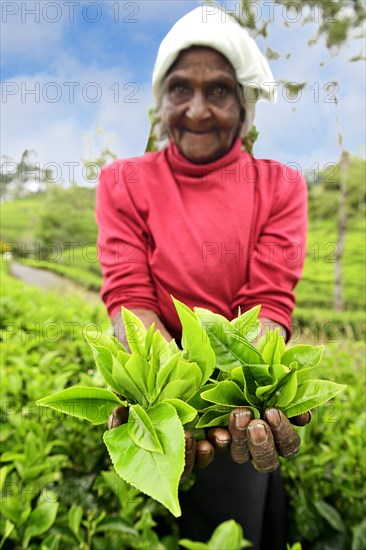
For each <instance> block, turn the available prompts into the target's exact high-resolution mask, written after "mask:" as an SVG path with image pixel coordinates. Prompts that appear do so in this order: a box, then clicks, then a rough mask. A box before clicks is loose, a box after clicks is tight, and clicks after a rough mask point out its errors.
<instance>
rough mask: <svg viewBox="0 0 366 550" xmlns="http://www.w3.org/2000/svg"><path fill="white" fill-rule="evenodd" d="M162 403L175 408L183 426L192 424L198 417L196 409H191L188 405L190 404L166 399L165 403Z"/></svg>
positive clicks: (174, 399)
mask: <svg viewBox="0 0 366 550" xmlns="http://www.w3.org/2000/svg"><path fill="white" fill-rule="evenodd" d="M162 403H169V404H170V405H173V407H174V408H175V410H176V411H177V414H178V416H179V420H180V421H181V423H182V424H183V425H184V424H187V423H188V422H191V421H192V420H194V419H195V418H196V416H197V411H196V409H194V408H193V407H191V405H188V403H185V402H184V401H182V400H181V399H176V398H171V399H165V400H164V401H162Z"/></svg>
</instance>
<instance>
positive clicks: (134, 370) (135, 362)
mask: <svg viewBox="0 0 366 550" xmlns="http://www.w3.org/2000/svg"><path fill="white" fill-rule="evenodd" d="M125 369H126V371H127V372H128V374H129V375H130V377H131V379H132V380H133V381H134V383H135V385H136V386H137V387H138V389H139V390H140V392H141V393H142V395H143V396H144V398H145V400H146V402H147V403H149V401H150V395H149V388H148V377H149V373H150V370H151V366H150V364H149V363H148V362H147V361H146V359H144V357H141V355H138V354H137V353H134V354H132V356H131V357H130V359H129V360H128V361H127V363H126V366H125Z"/></svg>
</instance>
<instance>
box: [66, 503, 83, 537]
mask: <svg viewBox="0 0 366 550" xmlns="http://www.w3.org/2000/svg"><path fill="white" fill-rule="evenodd" d="M82 517H83V509H82V507H81V506H78V505H77V504H72V506H71V508H70V509H69V511H68V514H67V519H68V524H69V527H70V529H71V531H72V532H73V533H74V535H75V537H76V539H77V540H78V541H80V542H81V540H82V538H81V535H80V523H81V519H82Z"/></svg>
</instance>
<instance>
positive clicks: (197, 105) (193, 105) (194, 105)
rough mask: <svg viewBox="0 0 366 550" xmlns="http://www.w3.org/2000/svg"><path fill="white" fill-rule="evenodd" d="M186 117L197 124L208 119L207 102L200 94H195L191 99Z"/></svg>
mask: <svg viewBox="0 0 366 550" xmlns="http://www.w3.org/2000/svg"><path fill="white" fill-rule="evenodd" d="M186 116H187V117H188V118H190V119H191V120H194V121H197V122H198V121H200V120H204V119H206V118H209V117H210V112H209V109H208V104H207V101H206V100H205V98H204V96H203V94H202V93H201V92H196V93H194V94H193V96H192V97H191V99H190V102H189V105H188V109H187V111H186Z"/></svg>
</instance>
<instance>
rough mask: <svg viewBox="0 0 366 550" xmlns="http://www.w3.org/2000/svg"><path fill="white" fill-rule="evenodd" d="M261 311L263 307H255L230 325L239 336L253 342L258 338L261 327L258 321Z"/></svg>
mask: <svg viewBox="0 0 366 550" xmlns="http://www.w3.org/2000/svg"><path fill="white" fill-rule="evenodd" d="M260 310H261V306H255V307H252V308H251V309H249V310H248V311H245V312H244V313H241V314H240V315H239V316H238V317H236V318H235V319H233V320H232V321H230V325H231V326H232V327H233V328H234V329H235V331H236V333H237V334H238V335H239V336H242V337H244V338H247V339H248V340H251V339H252V338H255V337H256V336H258V332H259V329H260V326H261V323H260V321H259V320H258V315H259V312H260Z"/></svg>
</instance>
